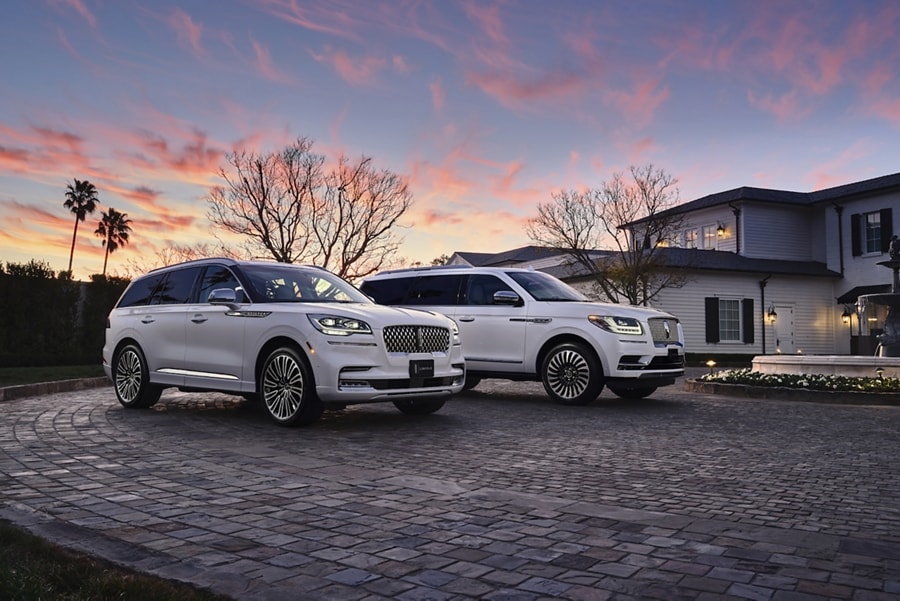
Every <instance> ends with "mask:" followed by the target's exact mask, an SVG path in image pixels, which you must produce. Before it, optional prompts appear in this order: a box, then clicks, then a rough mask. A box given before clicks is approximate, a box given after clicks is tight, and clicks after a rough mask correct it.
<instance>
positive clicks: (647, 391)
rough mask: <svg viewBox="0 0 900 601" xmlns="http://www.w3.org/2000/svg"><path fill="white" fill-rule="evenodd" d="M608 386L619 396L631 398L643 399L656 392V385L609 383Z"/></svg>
mask: <svg viewBox="0 0 900 601" xmlns="http://www.w3.org/2000/svg"><path fill="white" fill-rule="evenodd" d="M608 388H609V390H610V392H612V393H613V394H614V395H616V396H617V397H619V398H621V399H629V400H638V399H643V398H646V397H648V396H650V395H651V394H653V393H654V392H656V386H643V387H641V386H621V385H618V386H614V385H613V384H609V385H608Z"/></svg>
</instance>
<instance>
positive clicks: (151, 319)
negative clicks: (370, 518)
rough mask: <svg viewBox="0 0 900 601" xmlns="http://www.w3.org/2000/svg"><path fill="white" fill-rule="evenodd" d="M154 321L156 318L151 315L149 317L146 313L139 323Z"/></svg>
mask: <svg viewBox="0 0 900 601" xmlns="http://www.w3.org/2000/svg"><path fill="white" fill-rule="evenodd" d="M154 321H156V320H155V319H153V317H151V316H150V315H148V316H146V317H145V318H144V319H142V320H141V323H153V322H154Z"/></svg>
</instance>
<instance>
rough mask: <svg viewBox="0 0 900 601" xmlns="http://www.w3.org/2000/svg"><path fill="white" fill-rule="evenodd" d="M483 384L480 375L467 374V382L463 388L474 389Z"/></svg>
mask: <svg viewBox="0 0 900 601" xmlns="http://www.w3.org/2000/svg"><path fill="white" fill-rule="evenodd" d="M479 384H481V378H479V377H478V376H466V383H465V384H463V390H472V389H473V388H475V387H476V386H478V385H479Z"/></svg>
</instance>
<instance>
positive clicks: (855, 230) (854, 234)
mask: <svg viewBox="0 0 900 601" xmlns="http://www.w3.org/2000/svg"><path fill="white" fill-rule="evenodd" d="M861 235H862V226H861V225H860V215H859V213H854V214H853V215H850V249H851V252H852V253H853V256H854V257H858V256H859V255H861V254H862V242H861V240H860V236H861Z"/></svg>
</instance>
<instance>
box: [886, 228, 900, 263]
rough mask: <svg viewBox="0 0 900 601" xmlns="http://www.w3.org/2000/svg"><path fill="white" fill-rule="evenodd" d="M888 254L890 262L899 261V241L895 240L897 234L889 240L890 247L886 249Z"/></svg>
mask: <svg viewBox="0 0 900 601" xmlns="http://www.w3.org/2000/svg"><path fill="white" fill-rule="evenodd" d="M888 254H889V255H890V256H891V260H892V261H897V260H900V240H898V239H897V234H894V236H893V237H892V238H891V245H890V246H889V247H888Z"/></svg>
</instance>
